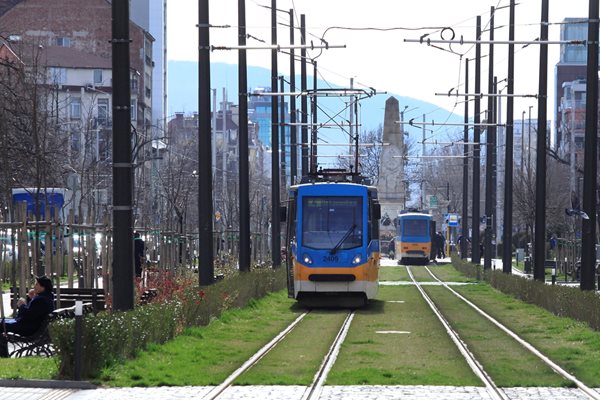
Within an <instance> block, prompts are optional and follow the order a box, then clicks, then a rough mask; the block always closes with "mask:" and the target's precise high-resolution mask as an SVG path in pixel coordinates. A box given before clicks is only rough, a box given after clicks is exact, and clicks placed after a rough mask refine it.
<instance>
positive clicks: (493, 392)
mask: <svg viewBox="0 0 600 400" xmlns="http://www.w3.org/2000/svg"><path fill="white" fill-rule="evenodd" d="M406 271H407V272H408V275H409V276H410V279H411V280H412V281H413V283H414V284H415V286H416V287H417V289H418V290H419V292H420V293H421V296H423V299H425V302H426V303H427V304H428V305H429V307H430V308H431V310H432V311H433V313H434V314H435V315H436V316H437V317H438V319H439V320H440V322H441V323H442V325H443V326H444V328H446V332H447V333H448V335H449V336H450V338H451V339H452V341H453V342H454V344H455V345H456V347H457V348H458V350H459V351H460V353H461V354H462V355H463V357H464V358H465V360H466V361H467V364H469V367H471V370H472V371H473V373H475V375H477V377H478V378H479V379H480V380H481V381H482V382H483V383H484V385H485V387H486V389H487V392H488V394H489V395H490V397H491V398H492V399H496V400H497V399H500V400H509V398H508V396H507V395H506V394H505V393H504V392H503V391H502V390H501V389H500V388H499V387H498V386H497V385H496V383H495V382H494V381H493V380H492V378H491V377H490V376H489V375H488V374H487V372H485V370H484V369H483V366H482V365H481V364H480V363H479V361H477V359H476V358H475V356H474V355H473V353H471V351H470V350H469V348H468V347H467V344H466V343H465V342H463V340H462V339H461V338H460V336H459V335H458V333H457V332H456V331H455V330H454V329H452V327H451V326H450V323H449V322H448V321H447V320H446V318H444V316H443V315H442V313H441V311H440V310H439V309H438V308H437V306H436V305H435V303H434V302H433V300H431V297H429V295H427V293H425V291H424V290H423V288H422V287H421V284H420V283H419V282H417V280H416V279H415V277H414V276H413V274H412V272H411V270H410V267H409V266H407V267H406Z"/></svg>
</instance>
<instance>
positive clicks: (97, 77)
mask: <svg viewBox="0 0 600 400" xmlns="http://www.w3.org/2000/svg"><path fill="white" fill-rule="evenodd" d="M94 84H95V85H99V84H102V70H101V69H95V70H94Z"/></svg>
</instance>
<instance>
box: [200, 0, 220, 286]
mask: <svg viewBox="0 0 600 400" xmlns="http://www.w3.org/2000/svg"><path fill="white" fill-rule="evenodd" d="M208 1H209V0H200V2H199V3H198V43H199V47H198V235H199V237H198V239H199V243H200V244H201V245H200V247H199V249H198V280H199V283H200V285H210V284H212V283H213V282H214V279H215V277H214V260H213V235H212V232H213V224H212V222H213V209H212V174H211V170H210V163H211V159H212V157H211V154H210V153H211V148H212V146H211V134H210V112H211V110H210V40H209V26H210V25H209V24H210V22H209V12H208ZM215 111H216V110H215Z"/></svg>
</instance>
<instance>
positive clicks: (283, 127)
mask: <svg viewBox="0 0 600 400" xmlns="http://www.w3.org/2000/svg"><path fill="white" fill-rule="evenodd" d="M279 90H280V92H281V93H284V92H285V87H284V80H283V75H281V76H280V77H279ZM279 121H280V123H279V129H280V135H279V143H280V146H279V148H280V149H281V184H280V186H281V190H283V193H285V189H286V187H285V184H286V174H287V155H286V153H287V146H286V145H285V130H286V125H285V96H279ZM290 150H291V149H290ZM281 193H282V192H281V191H280V195H281Z"/></svg>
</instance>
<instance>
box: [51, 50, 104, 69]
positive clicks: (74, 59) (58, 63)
mask: <svg viewBox="0 0 600 400" xmlns="http://www.w3.org/2000/svg"><path fill="white" fill-rule="evenodd" d="M41 59H42V63H43V64H45V65H46V66H48V67H64V68H94V69H111V68H112V60H111V59H110V58H105V57H100V56H97V55H95V54H89V53H86V52H83V51H81V50H77V49H74V48H72V47H60V46H47V47H44V48H43V49H42V58H41Z"/></svg>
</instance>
